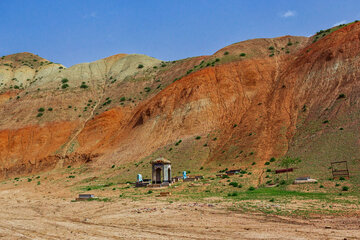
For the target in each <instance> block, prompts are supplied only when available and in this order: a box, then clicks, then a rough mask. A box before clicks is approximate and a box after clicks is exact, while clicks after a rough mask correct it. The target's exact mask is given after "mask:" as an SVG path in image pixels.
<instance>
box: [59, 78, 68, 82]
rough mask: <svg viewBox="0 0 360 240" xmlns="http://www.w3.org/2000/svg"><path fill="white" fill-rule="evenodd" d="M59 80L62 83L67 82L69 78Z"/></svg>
mask: <svg viewBox="0 0 360 240" xmlns="http://www.w3.org/2000/svg"><path fill="white" fill-rule="evenodd" d="M61 82H62V83H67V82H69V80H68V79H67V78H63V79H62V80H61Z"/></svg>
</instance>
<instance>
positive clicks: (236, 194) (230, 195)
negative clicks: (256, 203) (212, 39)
mask: <svg viewBox="0 0 360 240" xmlns="http://www.w3.org/2000/svg"><path fill="white" fill-rule="evenodd" d="M238 195H239V193H237V192H233V193H228V197H236V196H238Z"/></svg>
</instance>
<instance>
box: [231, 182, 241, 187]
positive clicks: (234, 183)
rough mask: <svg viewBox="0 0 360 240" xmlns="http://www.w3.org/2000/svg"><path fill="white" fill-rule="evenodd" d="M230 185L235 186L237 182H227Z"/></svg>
mask: <svg viewBox="0 0 360 240" xmlns="http://www.w3.org/2000/svg"><path fill="white" fill-rule="evenodd" d="M229 185H230V186H233V187H237V186H239V184H238V183H237V182H231V183H229Z"/></svg>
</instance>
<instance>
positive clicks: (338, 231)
mask: <svg viewBox="0 0 360 240" xmlns="http://www.w3.org/2000/svg"><path fill="white" fill-rule="evenodd" d="M1 187H2V189H3V190H0V203H1V209H0V238H1V239H344V238H347V239H359V238H360V219H359V218H355V217H353V218H345V217H341V218H340V217H338V218H335V217H323V218H321V219H311V220H304V219H295V218H289V217H279V216H270V215H263V214H253V213H251V214H244V213H239V212H236V211H229V210H227V208H228V206H229V203H221V202H220V203H211V204H210V203H196V202H186V203H185V202H175V203H169V202H166V201H161V200H160V199H159V198H153V199H151V198H150V199H147V200H142V201H132V200H130V199H118V200H117V199H116V200H115V201H113V202H96V201H92V202H70V201H71V199H72V198H70V197H69V196H70V195H71V194H69V193H67V194H65V193H64V192H60V191H59V192H57V193H55V190H56V189H52V193H51V195H48V196H47V195H46V194H45V193H44V192H45V191H47V190H46V189H45V188H43V189H41V190H42V191H41V192H38V193H36V192H35V188H32V187H19V186H18V187H17V188H10V189H5V186H1ZM74 197H75V196H74Z"/></svg>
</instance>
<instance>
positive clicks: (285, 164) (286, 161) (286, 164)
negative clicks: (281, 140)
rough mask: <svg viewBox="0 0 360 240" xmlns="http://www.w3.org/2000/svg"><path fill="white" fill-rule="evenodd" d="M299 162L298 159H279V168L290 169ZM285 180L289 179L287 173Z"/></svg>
mask: <svg viewBox="0 0 360 240" xmlns="http://www.w3.org/2000/svg"><path fill="white" fill-rule="evenodd" d="M299 162H301V159H300V158H292V157H289V156H287V157H284V158H283V159H281V162H280V166H281V167H285V168H290V166H293V165H296V164H298V163H299ZM286 175H287V179H289V172H287V173H286Z"/></svg>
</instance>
